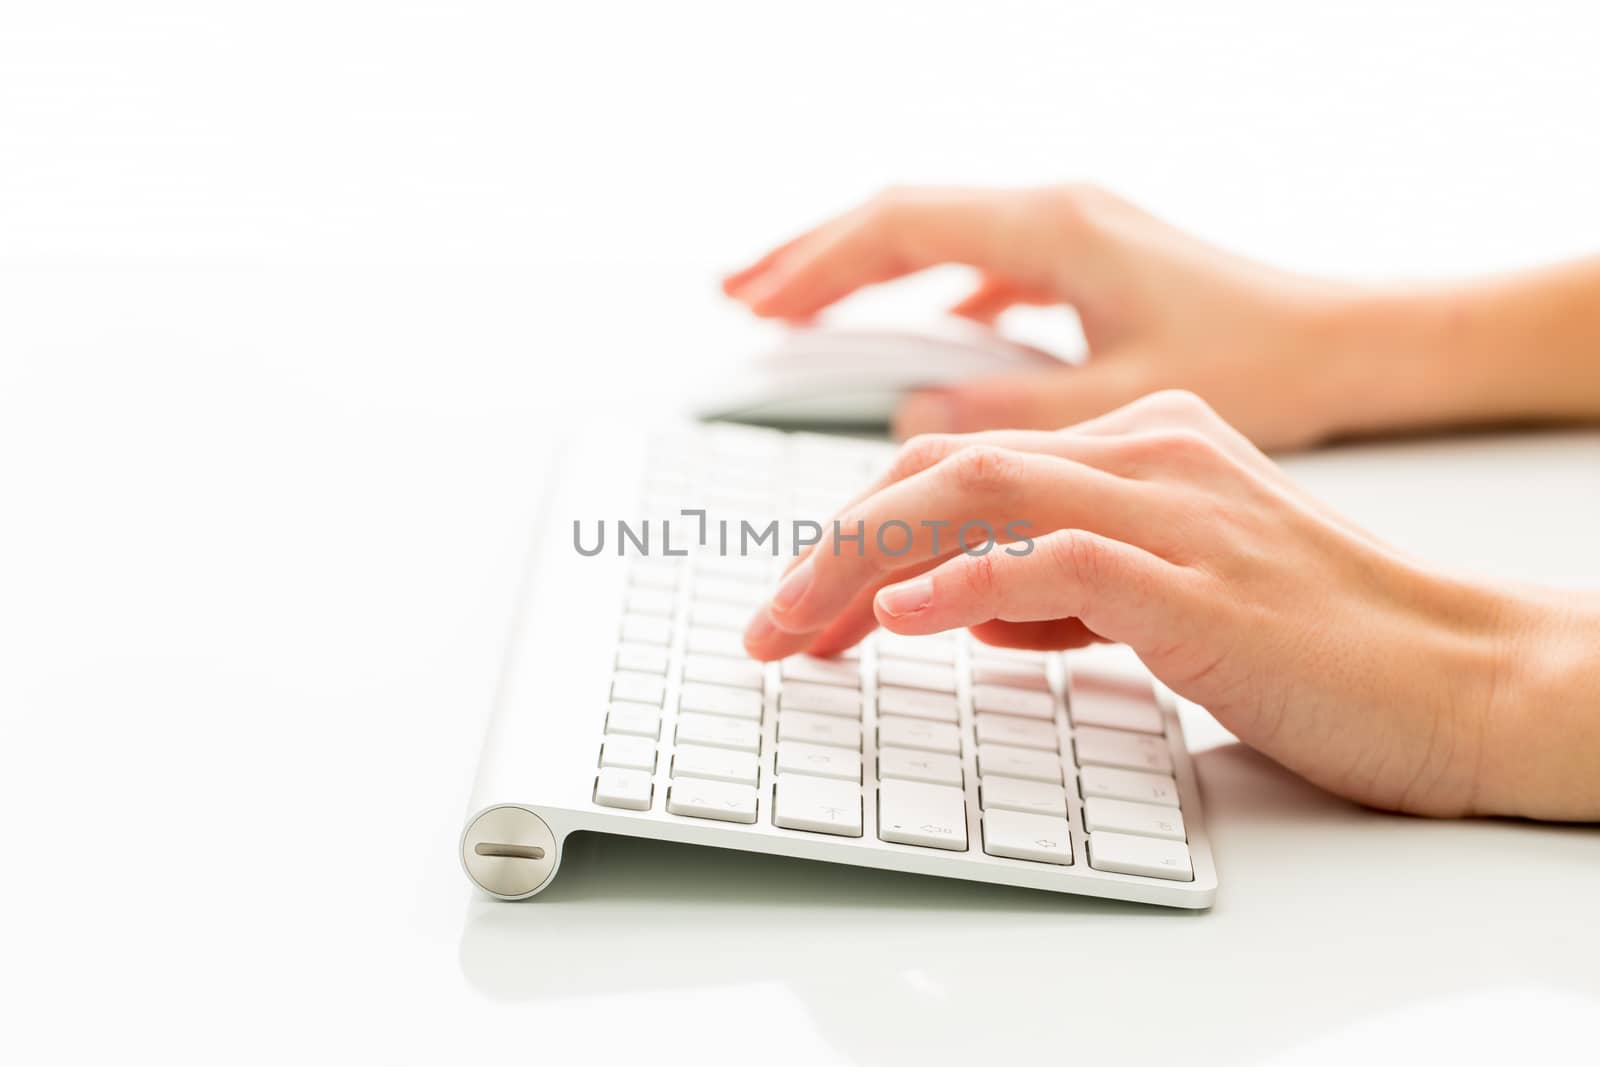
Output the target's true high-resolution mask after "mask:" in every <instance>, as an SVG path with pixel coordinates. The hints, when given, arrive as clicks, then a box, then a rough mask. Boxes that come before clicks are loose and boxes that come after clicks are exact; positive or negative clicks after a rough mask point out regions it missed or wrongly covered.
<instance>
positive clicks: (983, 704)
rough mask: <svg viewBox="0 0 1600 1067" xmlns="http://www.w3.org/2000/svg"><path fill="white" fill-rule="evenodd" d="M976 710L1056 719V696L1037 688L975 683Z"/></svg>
mask: <svg viewBox="0 0 1600 1067" xmlns="http://www.w3.org/2000/svg"><path fill="white" fill-rule="evenodd" d="M972 708H973V710H974V711H992V712H995V713H997V714H1000V715H1021V716H1023V717H1024V718H1028V719H1054V718H1055V717H1056V702H1055V698H1054V697H1052V696H1051V695H1050V694H1049V693H1041V692H1039V691H1038V690H1036V689H1018V688H1016V687H1015V686H1010V685H975V686H973V687H972Z"/></svg>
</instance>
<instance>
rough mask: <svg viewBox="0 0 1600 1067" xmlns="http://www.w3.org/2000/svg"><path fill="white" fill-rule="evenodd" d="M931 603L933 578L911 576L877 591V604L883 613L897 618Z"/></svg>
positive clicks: (910, 613)
mask: <svg viewBox="0 0 1600 1067" xmlns="http://www.w3.org/2000/svg"><path fill="white" fill-rule="evenodd" d="M932 603H933V579H932V578H913V579H911V581H909V582H901V583H900V584H899V585H891V586H889V587H888V588H887V589H880V590H879V591H878V606H879V607H880V608H882V609H883V611H884V614H886V615H893V616H894V617H895V618H899V617H900V616H902V615H913V614H915V613H916V612H919V611H922V610H923V609H924V608H926V607H927V606H928V605H929V604H932Z"/></svg>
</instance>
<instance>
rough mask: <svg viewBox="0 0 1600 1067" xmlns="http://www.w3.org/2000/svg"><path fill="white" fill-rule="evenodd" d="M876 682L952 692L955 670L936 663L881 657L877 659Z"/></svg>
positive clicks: (954, 682) (954, 689)
mask: <svg viewBox="0 0 1600 1067" xmlns="http://www.w3.org/2000/svg"><path fill="white" fill-rule="evenodd" d="M878 684H879V685H897V686H903V687H905V688H907V689H929V690H932V691H933V692H935V693H954V692H955V691H956V671H955V668H954V667H946V666H944V665H942V664H937V663H913V662H910V661H907V660H901V659H889V658H887V657H881V658H880V659H879V660H878Z"/></svg>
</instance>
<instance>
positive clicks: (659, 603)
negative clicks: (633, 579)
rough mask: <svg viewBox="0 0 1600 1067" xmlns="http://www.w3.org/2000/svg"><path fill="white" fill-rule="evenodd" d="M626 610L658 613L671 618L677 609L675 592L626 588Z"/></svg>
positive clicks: (643, 613)
mask: <svg viewBox="0 0 1600 1067" xmlns="http://www.w3.org/2000/svg"><path fill="white" fill-rule="evenodd" d="M627 602H628V611H629V612H630V613H632V614H634V615H659V616H664V617H666V618H668V619H670V618H672V616H673V615H674V614H676V613H677V610H678V597H677V594H676V593H669V592H667V591H666V590H664V589H630V590H628V601H627Z"/></svg>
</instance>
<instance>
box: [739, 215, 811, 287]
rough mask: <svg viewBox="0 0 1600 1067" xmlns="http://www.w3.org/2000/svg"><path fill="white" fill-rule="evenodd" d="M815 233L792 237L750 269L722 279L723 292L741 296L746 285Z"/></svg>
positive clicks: (807, 232) (741, 270)
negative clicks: (740, 292)
mask: <svg viewBox="0 0 1600 1067" xmlns="http://www.w3.org/2000/svg"><path fill="white" fill-rule="evenodd" d="M815 232H816V231H815V230H807V231H806V232H805V233H803V234H801V235H799V236H798V237H791V238H790V239H789V240H787V241H785V242H783V243H782V244H781V245H779V246H778V247H776V248H774V249H772V250H771V251H769V252H767V253H766V254H765V255H763V256H762V257H761V258H760V259H758V260H756V261H755V262H754V263H752V264H750V265H749V266H748V267H744V268H742V269H740V270H736V271H734V272H733V273H731V274H729V275H727V276H726V277H724V278H723V279H722V291H723V292H724V293H727V294H728V295H729V296H734V297H736V296H738V295H739V292H738V291H739V290H740V289H742V288H743V287H744V286H745V285H747V284H748V283H749V282H750V281H751V280H752V279H754V278H755V277H756V276H757V275H760V274H761V273H763V272H764V271H767V270H769V269H771V267H772V266H773V264H775V263H777V262H778V260H780V259H782V258H783V257H784V256H786V255H787V254H788V253H789V252H790V251H791V250H792V249H794V247H795V246H796V245H798V244H799V243H800V242H801V241H804V240H805V239H806V238H808V237H810V236H811V235H812V234H813V233H815Z"/></svg>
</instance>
